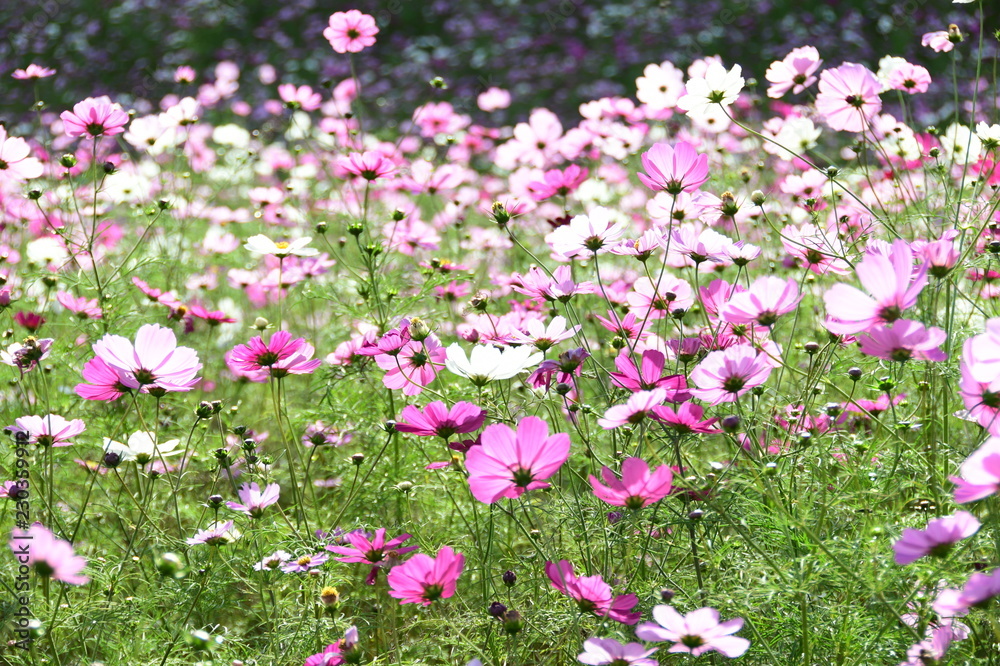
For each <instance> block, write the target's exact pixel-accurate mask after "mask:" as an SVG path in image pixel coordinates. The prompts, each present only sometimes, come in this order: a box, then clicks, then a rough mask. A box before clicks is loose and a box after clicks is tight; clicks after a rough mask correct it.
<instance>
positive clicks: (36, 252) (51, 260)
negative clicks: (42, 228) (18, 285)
mask: <svg viewBox="0 0 1000 666" xmlns="http://www.w3.org/2000/svg"><path fill="white" fill-rule="evenodd" d="M25 255H27V257H28V261H30V262H31V263H33V264H41V265H50V264H51V265H56V266H62V265H63V264H64V263H66V262H67V261H68V260H69V252H67V251H66V245H65V244H64V243H63V240H62V239H61V238H59V237H58V236H42V237H41V238H36V239H35V240H33V241H31V242H30V243H28V246H27V248H25Z"/></svg>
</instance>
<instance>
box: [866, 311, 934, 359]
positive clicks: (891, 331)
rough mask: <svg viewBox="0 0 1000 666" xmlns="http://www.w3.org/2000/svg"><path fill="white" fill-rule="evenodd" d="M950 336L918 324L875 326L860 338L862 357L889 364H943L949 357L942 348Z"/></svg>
mask: <svg viewBox="0 0 1000 666" xmlns="http://www.w3.org/2000/svg"><path fill="white" fill-rule="evenodd" d="M947 337H948V334H947V333H945V332H944V331H942V330H941V329H940V328H937V327H935V326H931V327H930V328H924V325H923V324H921V323H920V322H918V321H910V320H909V319H899V320H897V321H895V322H893V323H892V325H887V324H875V325H874V326H872V327H871V328H869V329H868V330H867V331H865V332H864V333H861V334H859V335H858V344H859V345H860V346H861V353H862V354H865V355H867V356H875V357H876V358H882V359H885V360H887V361H899V362H903V361H909V360H910V359H916V360H919V361H943V360H945V359H946V358H948V355H947V354H945V353H944V352H943V351H941V344H942V343H944V341H945V339H947Z"/></svg>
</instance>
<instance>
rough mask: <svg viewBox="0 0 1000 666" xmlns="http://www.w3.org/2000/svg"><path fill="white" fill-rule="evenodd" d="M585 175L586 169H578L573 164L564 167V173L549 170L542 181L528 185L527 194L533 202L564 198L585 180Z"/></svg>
mask: <svg viewBox="0 0 1000 666" xmlns="http://www.w3.org/2000/svg"><path fill="white" fill-rule="evenodd" d="M587 174H588V171H587V169H586V168H580V167H578V166H577V165H575V164H571V165H569V166H568V167H566V170H565V171H561V170H559V169H551V170H549V171H546V172H545V175H544V176H543V179H544V180H542V181H538V180H534V181H532V182H530V183H528V192H530V193H531V198H532V199H534V200H535V201H545V200H546V199H549V198H551V197H554V196H560V197H564V198H565V197H567V196H569V195H570V194H572V193H573V192H574V191H575V190H576V188H578V187H580V184H581V183H582V182H583V181H585V180H587Z"/></svg>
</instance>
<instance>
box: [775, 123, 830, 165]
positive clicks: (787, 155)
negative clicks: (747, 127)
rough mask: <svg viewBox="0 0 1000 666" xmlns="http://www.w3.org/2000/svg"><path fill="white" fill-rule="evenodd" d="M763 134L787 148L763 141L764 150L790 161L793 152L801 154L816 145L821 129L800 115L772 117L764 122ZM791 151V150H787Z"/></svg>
mask: <svg viewBox="0 0 1000 666" xmlns="http://www.w3.org/2000/svg"><path fill="white" fill-rule="evenodd" d="M763 134H764V136H767V137H770V138H772V139H774V141H775V143H777V144H780V145H782V146H784V147H785V148H787V149H788V150H784V149H783V148H779V147H778V146H777V145H775V143H771V142H769V141H765V142H764V150H765V151H766V152H768V153H770V154H772V155H778V156H780V157H781V158H782V159H784V160H788V161H791V160H792V159H793V158H794V155H793V153H796V154H798V155H803V154H805V153H806V151H808V150H809V149H811V148H813V147H815V146H816V141H817V139H819V136H820V134H822V130H821V129H819V128H818V127H816V125H815V124H814V123H813V121H811V120H809V119H808V118H803V117H801V116H797V117H791V118H785V119H784V120H782V119H780V118H774V119H773V120H770V121H768V122H767V123H765V124H764V132H763ZM789 151H791V152H789Z"/></svg>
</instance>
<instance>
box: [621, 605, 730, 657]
mask: <svg viewBox="0 0 1000 666" xmlns="http://www.w3.org/2000/svg"><path fill="white" fill-rule="evenodd" d="M653 619H654V620H656V623H653V622H644V623H643V624H640V625H639V626H638V627H636V629H635V635H636V636H638V637H639V638H641V639H642V640H644V641H650V642H671V643H674V645H673V646H671V648H670V649H669V650H667V652H686V653H688V654H690V655H692V656H694V657H697V656H699V655H702V654H705V653H706V652H710V651H712V650H715V651H716V652H719V653H721V654H723V655H725V656H726V657H730V658H732V657H739V656H740V655H742V654H743V653H744V652H746V651H747V649H748V648H749V647H750V641H748V640H747V639H745V638H740V637H739V636H733V635H732V634H735V633H736V632H737V631H739V630H740V629H741V628H742V627H743V619H742V618H739V617H737V618H734V619H732V620H727V621H725V622H722V623H720V622H719V611H717V610H715V609H714V608H699V609H698V610H695V611H691V612H690V613H688V614H687V615H681V614H680V613H678V612H677V611H676V610H674V609H673V607H672V606H664V605H660V606H654V607H653Z"/></svg>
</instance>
